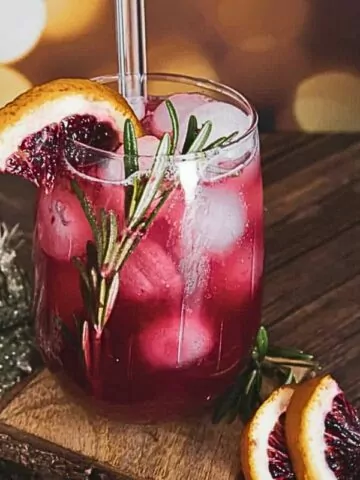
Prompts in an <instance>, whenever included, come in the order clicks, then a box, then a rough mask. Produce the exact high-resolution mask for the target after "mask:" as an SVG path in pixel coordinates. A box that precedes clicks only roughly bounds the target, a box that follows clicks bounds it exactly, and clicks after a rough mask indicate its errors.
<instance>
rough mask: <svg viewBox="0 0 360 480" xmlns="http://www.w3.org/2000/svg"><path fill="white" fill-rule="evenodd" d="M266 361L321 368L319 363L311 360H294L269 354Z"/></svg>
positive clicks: (289, 365)
mask: <svg viewBox="0 0 360 480" xmlns="http://www.w3.org/2000/svg"><path fill="white" fill-rule="evenodd" d="M264 362H269V363H272V364H277V365H283V366H286V367H302V368H311V369H315V370H317V369H319V365H318V363H317V362H314V361H310V360H293V359H290V358H276V357H270V356H269V355H266V357H265V359H264Z"/></svg>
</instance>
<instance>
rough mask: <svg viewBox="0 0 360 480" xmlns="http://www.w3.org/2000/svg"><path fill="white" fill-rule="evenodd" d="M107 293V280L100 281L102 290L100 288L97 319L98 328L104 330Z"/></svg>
mask: <svg viewBox="0 0 360 480" xmlns="http://www.w3.org/2000/svg"><path fill="white" fill-rule="evenodd" d="M106 291H107V282H106V279H105V278H102V279H101V280H100V288H99V300H98V306H97V312H98V313H97V318H96V326H98V327H99V328H100V330H102V328H103V318H104V312H105V307H106V303H105V302H106Z"/></svg>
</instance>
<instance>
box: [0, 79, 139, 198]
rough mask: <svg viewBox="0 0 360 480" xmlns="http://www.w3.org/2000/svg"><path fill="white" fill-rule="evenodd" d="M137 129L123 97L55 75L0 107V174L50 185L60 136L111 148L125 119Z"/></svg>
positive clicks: (89, 83) (59, 151) (118, 140)
mask: <svg viewBox="0 0 360 480" xmlns="http://www.w3.org/2000/svg"><path fill="white" fill-rule="evenodd" d="M127 118H129V119H131V120H132V122H133V124H134V126H135V133H136V135H137V136H141V135H142V127H141V125H140V123H139V121H138V120H137V118H136V116H135V114H134V112H133V111H132V109H131V107H130V106H129V105H128V103H127V102H126V100H125V99H124V98H123V97H122V96H121V95H120V94H119V93H117V92H115V91H114V90H112V89H110V88H108V87H107V86H105V85H100V84H98V83H96V82H93V81H91V80H85V79H59V80H53V81H51V82H49V83H45V84H43V85H40V86H36V87H34V88H32V89H30V90H28V91H27V92H25V93H23V94H22V95H20V96H19V97H17V98H16V99H15V100H13V101H12V102H11V103H8V104H7V105H6V106H5V107H3V108H2V109H0V172H9V173H13V174H16V175H20V176H22V177H24V178H26V179H27V180H30V181H31V182H33V183H35V185H37V186H40V185H43V186H45V188H46V189H49V188H51V186H52V182H53V179H54V176H55V174H56V170H57V167H58V165H59V159H60V158H61V154H62V148H63V143H64V140H65V138H69V137H70V138H72V139H73V140H77V141H79V142H82V143H85V144H86V145H91V146H93V147H96V148H101V149H104V150H107V151H115V150H116V149H117V148H118V146H119V144H120V143H121V140H122V132H123V130H124V123H125V120H126V119H127Z"/></svg>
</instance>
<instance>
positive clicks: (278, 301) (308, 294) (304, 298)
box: [263, 225, 360, 325]
mask: <svg viewBox="0 0 360 480" xmlns="http://www.w3.org/2000/svg"><path fill="white" fill-rule="evenodd" d="M359 238H360V225H356V226H355V227H354V228H352V229H349V230H346V231H345V232H343V233H342V234H340V235H339V236H337V237H336V238H334V239H332V240H331V241H329V242H327V243H326V244H324V245H320V246H318V247H316V248H314V249H313V250H310V251H308V252H306V253H305V254H303V255H300V256H299V257H296V258H295V259H293V260H292V261H290V262H288V263H287V264H286V265H284V266H282V268H280V269H278V270H275V271H273V272H271V273H269V275H267V276H266V277H265V292H264V308H263V318H264V320H265V323H266V324H268V325H272V324H273V323H275V322H279V321H283V320H284V319H285V318H286V317H287V316H288V315H291V314H292V313H294V312H295V311H296V310H298V309H300V308H301V307H303V306H304V305H307V304H309V303H311V302H312V301H314V300H315V299H316V298H318V297H319V296H320V295H323V294H324V293H326V292H328V291H330V290H332V289H334V288H336V287H337V286H339V285H342V284H343V283H345V282H346V281H347V280H349V279H351V278H353V277H354V276H356V275H357V274H358V273H360V249H359V248H354V245H356V244H358V242H359Z"/></svg>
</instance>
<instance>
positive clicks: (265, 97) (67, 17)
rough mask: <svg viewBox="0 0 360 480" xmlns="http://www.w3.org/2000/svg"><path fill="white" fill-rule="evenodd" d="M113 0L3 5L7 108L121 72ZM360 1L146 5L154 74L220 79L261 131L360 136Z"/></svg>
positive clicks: (31, 0)
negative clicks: (46, 87) (32, 92)
mask: <svg viewBox="0 0 360 480" xmlns="http://www.w3.org/2000/svg"><path fill="white" fill-rule="evenodd" d="M113 2H114V0H0V106H1V105H3V104H5V103H6V102H8V101H10V100H11V99H12V98H14V97H15V96H16V95H18V94H19V93H21V92H23V91H24V90H26V89H28V88H29V87H30V86H31V85H34V84H38V83H42V82H44V81H47V80H50V79H53V78H56V77H61V76H81V77H92V76H95V75H100V74H106V73H114V72H115V71H116V49H115V28H114V7H113V5H114V3H113ZM359 18H360V2H359V1H355V0H276V1H274V0H180V1H176V0H148V1H147V23H148V51H149V70H150V71H169V72H178V73H187V74H191V75H198V76H204V77H207V78H211V79H216V80H220V81H222V82H224V83H227V84H229V85H231V86H233V87H235V88H236V89H238V90H240V91H241V92H242V93H244V94H245V95H246V96H247V97H248V98H249V99H250V100H251V101H252V102H253V103H254V104H255V106H256V107H257V109H258V110H259V112H260V119H261V123H260V126H261V129H262V130H263V131H273V130H304V131H312V132H322V131H348V132H351V131H360V114H359V113H360V48H359V41H360V23H359Z"/></svg>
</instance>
